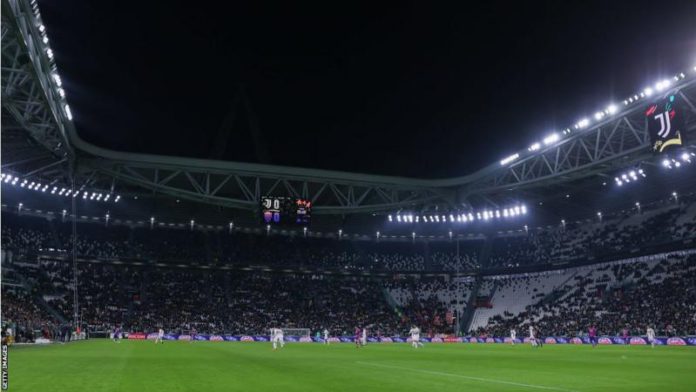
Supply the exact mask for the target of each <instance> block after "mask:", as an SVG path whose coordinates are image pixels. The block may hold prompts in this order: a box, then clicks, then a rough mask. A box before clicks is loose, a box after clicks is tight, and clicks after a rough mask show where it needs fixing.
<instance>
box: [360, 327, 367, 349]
mask: <svg viewBox="0 0 696 392" xmlns="http://www.w3.org/2000/svg"><path fill="white" fill-rule="evenodd" d="M360 343H361V344H362V345H363V346H365V345H367V328H363V330H362V338H361V339H360Z"/></svg>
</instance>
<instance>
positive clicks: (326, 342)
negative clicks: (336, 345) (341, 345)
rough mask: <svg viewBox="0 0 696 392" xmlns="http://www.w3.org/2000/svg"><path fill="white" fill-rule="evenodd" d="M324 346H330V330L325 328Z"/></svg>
mask: <svg viewBox="0 0 696 392" xmlns="http://www.w3.org/2000/svg"><path fill="white" fill-rule="evenodd" d="M324 344H329V330H328V329H326V328H324Z"/></svg>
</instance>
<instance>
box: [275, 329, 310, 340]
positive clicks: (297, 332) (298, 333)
mask: <svg viewBox="0 0 696 392" xmlns="http://www.w3.org/2000/svg"><path fill="white" fill-rule="evenodd" d="M281 330H282V331H283V335H284V336H294V337H297V338H308V337H310V334H311V332H310V331H309V328H281Z"/></svg>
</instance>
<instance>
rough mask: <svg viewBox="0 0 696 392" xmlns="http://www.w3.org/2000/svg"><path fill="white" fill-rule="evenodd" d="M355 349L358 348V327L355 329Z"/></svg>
mask: <svg viewBox="0 0 696 392" xmlns="http://www.w3.org/2000/svg"><path fill="white" fill-rule="evenodd" d="M355 348H360V327H355Z"/></svg>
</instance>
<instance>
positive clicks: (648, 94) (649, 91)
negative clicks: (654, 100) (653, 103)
mask: <svg viewBox="0 0 696 392" xmlns="http://www.w3.org/2000/svg"><path fill="white" fill-rule="evenodd" d="M652 93H653V89H652V88H650V87H648V88H646V89H645V90H643V94H645V96H646V97H649V96H651V95H652Z"/></svg>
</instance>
